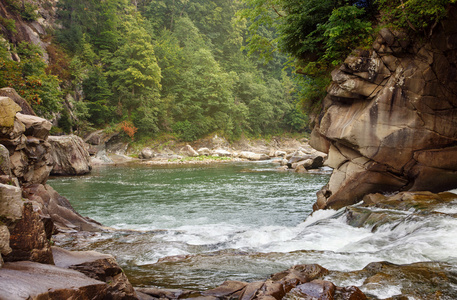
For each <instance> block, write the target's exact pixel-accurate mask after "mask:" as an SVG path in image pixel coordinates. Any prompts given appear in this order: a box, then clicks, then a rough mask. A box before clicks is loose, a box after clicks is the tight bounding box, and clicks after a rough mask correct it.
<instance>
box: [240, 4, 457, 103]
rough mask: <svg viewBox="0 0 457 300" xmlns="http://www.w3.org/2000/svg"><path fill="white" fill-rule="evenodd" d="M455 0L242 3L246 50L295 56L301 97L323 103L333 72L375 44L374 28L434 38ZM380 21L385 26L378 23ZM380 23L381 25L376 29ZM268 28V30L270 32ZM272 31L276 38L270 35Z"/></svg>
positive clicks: (306, 100)
mask: <svg viewBox="0 0 457 300" xmlns="http://www.w3.org/2000/svg"><path fill="white" fill-rule="evenodd" d="M455 2H456V0H243V3H244V4H245V7H244V9H243V10H242V11H240V13H239V14H240V16H242V17H243V18H245V19H246V20H247V21H248V22H249V27H248V30H249V33H250V37H249V39H248V44H247V48H248V49H249V53H256V52H257V53H259V55H260V56H262V57H265V58H267V59H268V58H269V57H271V55H272V54H273V53H275V51H276V50H279V51H282V52H284V53H287V54H289V55H291V56H292V57H293V58H294V59H295V61H294V65H295V67H296V69H297V72H298V73H301V74H304V75H305V77H306V78H302V79H300V81H301V82H302V84H300V87H301V88H300V94H301V96H300V99H301V102H302V104H303V105H304V106H305V107H306V108H307V109H308V110H309V109H312V107H316V105H319V101H320V99H322V98H323V95H324V94H325V86H326V85H327V84H328V83H329V78H330V72H331V70H332V69H333V68H334V67H335V66H336V65H338V64H340V63H341V62H342V60H343V59H344V58H345V57H346V56H347V55H348V54H349V53H350V52H351V51H352V49H354V48H357V47H365V46H369V45H371V39H372V36H373V35H374V33H375V32H376V26H393V27H397V28H401V29H406V30H409V31H412V32H411V33H412V34H420V35H422V36H424V33H425V34H426V35H428V36H430V35H431V33H432V31H433V29H434V28H435V27H436V25H437V24H438V22H439V21H440V20H441V19H443V18H444V17H445V16H446V14H447V11H448V8H449V5H450V4H452V3H455ZM379 21H381V22H379ZM373 24H377V25H373ZM266 28H268V29H270V30H266ZM271 29H273V30H274V31H275V32H276V35H274V36H272V35H271V34H269V32H270V31H271Z"/></svg>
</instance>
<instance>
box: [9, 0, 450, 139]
mask: <svg viewBox="0 0 457 300" xmlns="http://www.w3.org/2000/svg"><path fill="white" fill-rule="evenodd" d="M455 1H456V0H424V1H419V0H394V1H387V0H377V1H375V0H241V1H240V2H239V1H231V0H217V1H216V0H192V1H190V0H135V1H129V0H105V1H97V0H81V1H73V0H60V1H59V2H58V10H57V20H58V24H59V27H58V29H56V31H55V32H54V33H53V35H52V36H51V38H52V39H53V42H52V43H51V44H50V45H49V46H48V47H47V53H48V55H49V64H46V63H45V62H44V60H43V58H42V53H41V51H40V50H39V49H38V48H37V47H35V46H31V45H30V44H27V43H20V44H16V45H15V44H9V43H7V42H5V43H3V42H2V43H0V86H1V87H3V86H12V87H14V88H15V89H16V90H17V91H18V92H19V93H20V94H21V95H22V96H24V97H25V99H26V100H27V101H29V102H30V103H31V104H32V106H33V107H34V108H35V110H36V111H37V112H38V113H39V114H41V115H43V116H45V117H48V118H55V119H57V120H59V126H60V127H61V128H62V129H63V130H64V131H71V130H78V131H82V130H85V129H88V128H90V127H98V128H100V127H105V126H111V127H112V128H118V129H119V128H120V130H123V131H124V132H125V133H126V135H127V136H131V135H133V134H135V132H136V131H138V133H139V134H141V135H143V136H146V135H147V136H153V135H156V134H158V133H164V132H165V133H171V134H173V135H175V136H176V137H178V138H181V139H183V140H188V141H190V140H195V139H197V138H200V137H203V136H205V135H208V134H211V133H218V134H221V135H225V136H226V137H228V138H230V139H236V138H237V137H239V136H241V134H243V133H246V134H249V135H252V136H258V135H263V134H273V133H279V132H283V131H286V130H287V131H302V130H305V129H306V124H307V122H308V115H307V114H308V113H306V111H310V110H312V109H316V108H317V107H318V106H319V102H320V100H321V99H322V98H323V97H324V96H325V87H326V86H327V85H328V83H329V74H330V71H331V70H332V69H333V68H334V67H335V66H336V65H338V64H339V63H341V61H342V59H343V58H344V57H345V56H346V55H347V54H349V53H350V52H351V51H352V49H353V48H354V47H357V46H361V45H362V46H363V45H369V44H370V42H371V38H372V34H373V32H374V28H373V25H372V24H374V22H377V20H379V19H380V18H379V17H380V16H381V17H382V18H383V20H384V21H383V22H388V24H390V25H391V26H397V27H402V28H409V29H410V30H412V31H413V32H425V33H426V34H430V33H431V32H432V31H433V29H434V28H435V26H436V24H437V23H438V22H439V21H440V20H441V19H442V18H443V17H445V16H446V12H447V6H448V5H450V4H451V3H455ZM31 3H32V2H28V1H22V0H21V1H19V0H8V1H7V5H8V6H9V7H10V9H12V10H13V11H15V13H17V14H19V15H21V16H22V17H23V18H24V19H26V20H31V19H34V18H36V16H34V15H32V14H31V12H32V11H33V12H34V11H35V10H31V8H34V7H35V6H34V4H31ZM384 24H385V23H384ZM0 25H1V26H2V27H3V28H5V29H6V30H8V31H9V32H10V33H11V34H13V35H14V34H15V33H17V32H16V28H15V27H16V26H15V22H14V21H13V20H9V19H6V18H1V19H0ZM277 50H279V51H277ZM11 53H14V54H17V55H18V57H20V58H21V60H20V62H19V61H13V60H11V59H10V57H11ZM286 55H289V56H290V58H289V57H288V56H286ZM286 62H289V68H288V69H286V70H287V71H285V70H284V69H283V66H284V65H285V63H286ZM291 66H293V67H291ZM64 98H65V100H64Z"/></svg>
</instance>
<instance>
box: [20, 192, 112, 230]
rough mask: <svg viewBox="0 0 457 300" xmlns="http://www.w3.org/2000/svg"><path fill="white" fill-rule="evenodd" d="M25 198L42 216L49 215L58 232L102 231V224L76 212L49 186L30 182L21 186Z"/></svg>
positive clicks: (66, 200) (68, 202)
mask: <svg viewBox="0 0 457 300" xmlns="http://www.w3.org/2000/svg"><path fill="white" fill-rule="evenodd" d="M23 194H24V196H25V198H26V199H28V200H30V201H32V202H34V203H35V204H36V205H37V206H38V207H37V210H38V209H39V210H40V212H41V215H42V216H49V217H50V218H51V219H52V221H53V223H54V225H55V227H56V230H57V231H59V232H76V231H80V230H82V231H91V232H94V231H102V230H103V226H102V225H101V224H100V223H98V222H96V221H94V220H92V219H90V218H88V217H83V216H81V215H80V214H79V213H78V212H76V211H75V210H74V209H73V207H72V206H71V204H70V201H68V199H67V198H65V197H63V196H62V195H60V194H59V193H57V192H56V191H55V190H54V189H53V188H52V187H51V186H49V185H42V184H32V185H28V186H26V187H23Z"/></svg>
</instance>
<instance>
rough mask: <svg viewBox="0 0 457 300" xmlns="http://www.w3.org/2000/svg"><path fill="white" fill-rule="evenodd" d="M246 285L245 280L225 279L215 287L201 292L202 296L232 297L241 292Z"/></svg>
mask: <svg viewBox="0 0 457 300" xmlns="http://www.w3.org/2000/svg"><path fill="white" fill-rule="evenodd" d="M246 286H247V283H246V282H241V281H236V280H227V281H225V282H224V283H223V284H222V285H220V286H218V287H217V288H214V289H211V290H207V291H204V292H202V295H203V296H213V297H217V298H221V297H229V296H230V297H233V296H235V295H238V297H239V295H240V294H241V292H242V291H243V289H244V288H245V287H246Z"/></svg>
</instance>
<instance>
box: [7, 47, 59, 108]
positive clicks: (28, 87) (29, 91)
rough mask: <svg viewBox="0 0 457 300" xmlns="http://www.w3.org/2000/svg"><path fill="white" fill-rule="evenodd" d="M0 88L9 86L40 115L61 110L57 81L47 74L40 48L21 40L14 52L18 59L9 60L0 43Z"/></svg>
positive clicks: (54, 77)
mask: <svg viewBox="0 0 457 300" xmlns="http://www.w3.org/2000/svg"><path fill="white" fill-rule="evenodd" d="M0 48H1V50H0V87H12V88H14V89H16V91H17V92H18V94H19V95H21V96H22V97H23V98H24V99H26V100H27V101H28V102H29V103H30V104H31V105H32V108H33V109H34V110H35V111H36V112H37V113H38V114H40V115H42V116H44V117H51V115H52V113H53V112H56V111H59V110H60V109H61V92H60V89H59V80H58V79H57V77H56V76H54V75H50V74H48V72H47V70H46V67H47V66H46V63H45V61H44V60H43V58H42V57H41V54H42V53H41V50H40V49H39V48H38V47H36V46H33V45H30V44H28V43H25V42H22V43H20V44H19V45H17V47H16V49H15V51H16V53H18V55H20V57H21V58H22V59H21V61H20V62H16V61H13V60H11V59H9V57H8V52H7V51H5V49H7V48H8V45H6V43H0Z"/></svg>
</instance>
